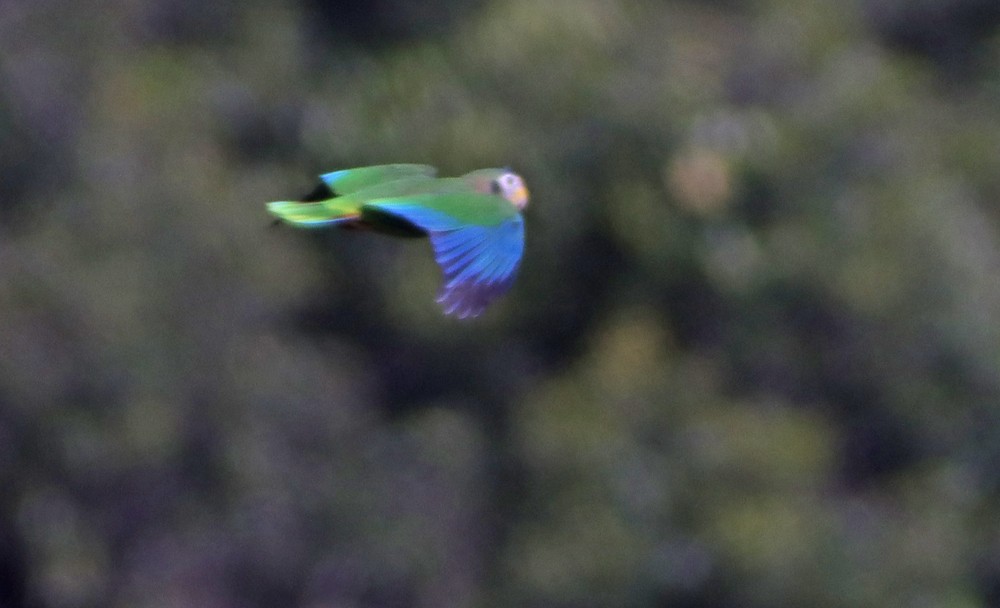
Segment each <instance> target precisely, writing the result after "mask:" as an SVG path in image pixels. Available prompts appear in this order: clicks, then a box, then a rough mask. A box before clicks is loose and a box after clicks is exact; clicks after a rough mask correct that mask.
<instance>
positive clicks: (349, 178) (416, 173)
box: [320, 164, 437, 196]
mask: <svg viewBox="0 0 1000 608" xmlns="http://www.w3.org/2000/svg"><path fill="white" fill-rule="evenodd" d="M436 174H437V169H435V168H434V167H432V166H430V165H413V164H395V165H373V166H371V167H358V168H356V169H341V170H340V171H333V172H331V173H325V174H323V175H321V176H320V180H322V182H323V183H324V184H325V185H326V187H327V188H329V189H330V192H331V193H332V194H334V195H337V196H344V195H347V194H354V193H355V192H358V191H359V190H364V189H366V188H370V187H372V186H376V185H378V184H384V183H387V182H392V181H396V180H401V179H431V178H433V177H434V176H435V175H436Z"/></svg>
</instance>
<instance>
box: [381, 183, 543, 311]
mask: <svg viewBox="0 0 1000 608" xmlns="http://www.w3.org/2000/svg"><path fill="white" fill-rule="evenodd" d="M368 205H370V206H371V207H373V208H376V209H378V210H379V211H381V212H383V213H388V214H391V215H394V216H396V217H398V218H401V219H403V220H405V221H407V222H410V223H411V224H413V225H414V226H417V227H419V228H421V229H423V230H425V231H427V234H428V236H429V237H430V240H431V245H432V246H433V248H434V259H435V261H437V263H438V265H439V266H440V267H441V270H442V271H443V273H444V285H443V286H442V288H441V291H440V293H439V294H438V298H437V301H438V302H439V303H440V304H441V305H442V306H443V307H444V309H445V312H446V313H448V314H455V315H457V316H459V317H462V318H464V317H474V316H477V315H479V314H480V313H482V312H483V310H485V309H486V307H487V306H488V305H489V303H490V302H492V301H493V300H494V299H495V298H497V297H499V296H500V295H502V294H503V293H504V292H506V291H507V290H508V289H510V286H511V285H512V284H513V283H514V278H515V276H516V273H517V269H518V266H519V265H520V262H521V256H522V255H523V253H524V222H523V220H522V219H521V216H520V215H518V214H513V215H512V216H510V217H508V218H505V219H503V221H501V222H499V223H497V224H495V225H492V226H482V225H469V224H466V223H463V222H462V221H461V220H460V219H458V218H455V217H454V216H452V215H449V214H448V213H446V212H444V211H441V210H438V209H430V208H428V207H425V206H421V205H419V204H413V203H409V202H407V201H406V200H405V199H385V200H382V201H372V202H370V203H368Z"/></svg>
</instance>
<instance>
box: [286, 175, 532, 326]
mask: <svg viewBox="0 0 1000 608" xmlns="http://www.w3.org/2000/svg"><path fill="white" fill-rule="evenodd" d="M528 197H529V194H528V189H527V187H526V186H525V183H524V180H523V179H522V178H521V176H520V175H518V174H516V173H514V172H513V171H511V170H510V169H507V168H491V169H478V170H475V171H472V172H470V173H466V174H465V175H462V176H460V177H444V178H442V177H437V169H435V168H434V167H432V166H430V165H420V164H405V163H400V164H390V165H374V166H368V167H358V168H355V169H341V170H339V171H333V172H331V173H325V174H323V175H321V176H320V177H319V183H318V184H317V186H316V188H315V189H314V190H313V191H312V192H311V193H310V194H308V195H306V196H305V197H303V198H302V199H301V200H297V201H275V202H271V203H267V211H268V212H269V213H270V214H271V215H273V216H274V217H275V218H277V220H278V223H285V224H289V225H291V226H295V227H299V228H323V227H328V226H335V227H339V228H345V229H362V230H371V231H374V232H379V233H382V234H386V235H390V236H399V237H426V238H428V239H429V240H430V243H431V248H432V249H433V253H434V259H435V261H436V262H437V264H438V266H439V267H440V268H441V271H442V273H443V283H442V286H441V288H440V290H439V292H438V296H437V302H438V304H440V305H441V307H442V309H443V311H444V314H446V315H449V316H454V317H458V318H461V319H465V318H469V317H477V316H479V315H480V314H482V313H483V311H485V310H486V308H487V307H488V306H489V305H490V303H491V302H493V301H494V300H495V299H497V298H498V297H500V296H501V295H503V294H504V293H506V292H507V291H508V290H509V289H510V287H511V285H512V284H513V283H514V278H515V276H516V275H517V271H518V267H519V266H520V263H521V257H522V254H523V252H524V220H523V217H522V215H521V212H522V211H523V210H524V208H525V207H526V206H527V204H528Z"/></svg>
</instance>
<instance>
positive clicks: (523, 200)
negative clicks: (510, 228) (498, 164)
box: [462, 169, 529, 210]
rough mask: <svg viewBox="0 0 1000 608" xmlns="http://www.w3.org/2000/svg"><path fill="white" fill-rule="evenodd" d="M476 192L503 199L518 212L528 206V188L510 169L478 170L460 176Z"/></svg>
mask: <svg viewBox="0 0 1000 608" xmlns="http://www.w3.org/2000/svg"><path fill="white" fill-rule="evenodd" d="M462 177H463V179H465V180H466V181H467V182H469V183H470V184H472V187H473V188H475V189H476V191H477V192H483V193H489V194H497V195H499V196H502V197H504V198H505V199H507V200H508V201H510V203H511V204H512V205H514V206H515V207H517V208H518V209H519V210H520V209H524V208H525V207H527V206H528V196H529V194H528V188H527V187H526V186H525V185H524V180H523V179H521V176H520V175H518V174H517V173H514V172H513V171H511V170H510V169H479V170H477V171H473V172H471V173H466V174H465V175H464V176H462Z"/></svg>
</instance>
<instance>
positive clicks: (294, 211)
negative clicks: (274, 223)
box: [267, 201, 358, 228]
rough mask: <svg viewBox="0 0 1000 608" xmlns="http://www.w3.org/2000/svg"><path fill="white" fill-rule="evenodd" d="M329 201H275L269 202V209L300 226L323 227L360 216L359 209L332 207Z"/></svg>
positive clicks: (281, 218) (288, 221) (287, 221)
mask: <svg viewBox="0 0 1000 608" xmlns="http://www.w3.org/2000/svg"><path fill="white" fill-rule="evenodd" d="M329 203H330V201H323V202H319V203H298V202H293V201H275V202H273V203H268V204H267V211H268V213H270V214H271V215H273V216H274V217H276V218H278V219H279V220H281V221H282V222H284V223H286V224H291V225H292V226H297V227H299V228H322V227H324V226H332V225H334V224H340V223H343V222H349V221H352V220H355V219H357V218H358V212H357V210H353V209H336V208H331V205H330V204H329Z"/></svg>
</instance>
